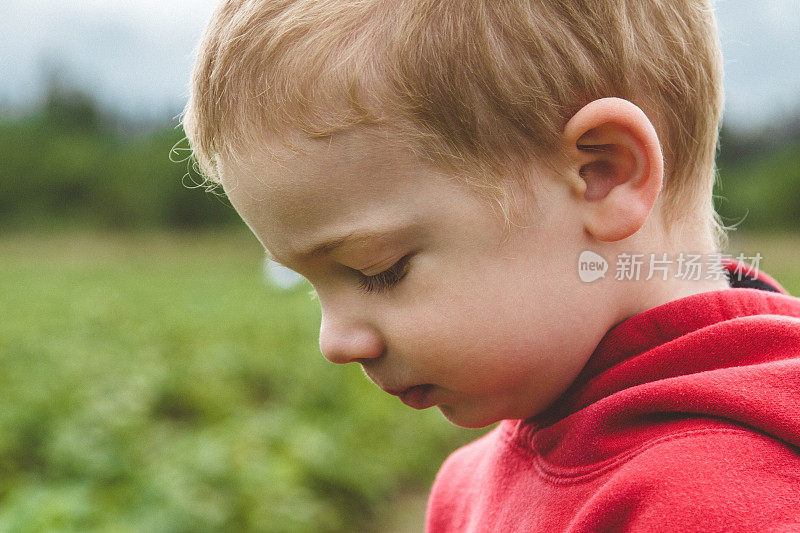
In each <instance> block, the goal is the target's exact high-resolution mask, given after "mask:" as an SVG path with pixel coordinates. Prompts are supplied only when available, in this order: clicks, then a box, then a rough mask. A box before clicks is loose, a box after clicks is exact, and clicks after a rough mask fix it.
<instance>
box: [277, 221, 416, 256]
mask: <svg viewBox="0 0 800 533" xmlns="http://www.w3.org/2000/svg"><path fill="white" fill-rule="evenodd" d="M412 227H413V226H411V225H409V226H403V227H398V228H391V229H385V230H355V231H352V232H350V233H347V234H345V235H341V236H339V237H334V238H332V239H328V240H325V241H323V242H321V243H318V244H314V245H312V246H309V247H308V248H306V249H304V250H301V251H300V252H299V255H300V256H303V257H317V256H320V255H323V254H326V253H330V252H331V251H333V250H335V249H337V248H340V247H342V246H344V245H345V244H347V243H350V242H359V241H368V240H380V239H386V238H387V237H390V236H395V235H397V234H399V233H405V232H407V231H409V230H410V229H412ZM265 252H266V256H267V259H270V260H271V261H275V262H276V263H280V261H278V260H277V259H275V258H274V257H273V256H272V254H271V253H270V251H269V250H266V249H265Z"/></svg>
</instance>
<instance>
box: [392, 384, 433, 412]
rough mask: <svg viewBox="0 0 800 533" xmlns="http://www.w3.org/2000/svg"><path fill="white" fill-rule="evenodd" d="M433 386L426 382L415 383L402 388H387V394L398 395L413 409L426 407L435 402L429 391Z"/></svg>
mask: <svg viewBox="0 0 800 533" xmlns="http://www.w3.org/2000/svg"><path fill="white" fill-rule="evenodd" d="M433 388H434V386H433V385H431V384H429V383H426V384H423V385H415V386H413V387H408V388H407V389H403V390H387V391H386V392H388V393H389V394H393V395H395V396H399V397H400V401H401V402H403V403H404V404H406V405H407V406H409V407H412V408H414V409H427V408H428V407H432V406H434V405H435V404H436V402H435V401H434V400H433V398H432V396H433V395H432V394H431V392H432V391H433Z"/></svg>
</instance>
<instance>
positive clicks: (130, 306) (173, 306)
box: [0, 232, 477, 532]
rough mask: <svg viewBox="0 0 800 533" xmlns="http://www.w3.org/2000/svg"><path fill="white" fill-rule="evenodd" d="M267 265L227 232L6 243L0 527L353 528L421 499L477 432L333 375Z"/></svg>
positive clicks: (0, 282) (0, 331)
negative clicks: (266, 278)
mask: <svg viewBox="0 0 800 533" xmlns="http://www.w3.org/2000/svg"><path fill="white" fill-rule="evenodd" d="M260 269H261V252H260V250H259V247H258V244H257V243H256V241H255V240H254V239H253V238H252V237H248V236H245V235H241V234H239V235H232V234H230V233H229V232H228V233H225V234H221V235H212V234H207V235H204V236H196V235H191V234H188V235H185V236H174V235H173V236H169V235H151V236H146V235H139V236H131V235H118V236H115V235H88V234H77V235H69V234H62V235H57V236H51V237H44V236H29V235H28V236H26V235H20V236H15V237H9V236H6V237H3V238H2V239H0V312H1V313H2V316H3V319H2V321H0V364H2V368H3V372H2V373H0V401H2V409H0V531H86V530H99V531H137V532H138V531H147V532H154V531H165V532H166V531H175V532H178V531H187V532H189V531H192V532H197V531H354V530H360V529H362V528H364V527H366V525H369V524H372V525H373V526H374V525H375V524H376V520H377V516H378V514H379V513H382V512H383V511H382V510H383V509H385V508H386V507H387V506H388V505H390V504H391V503H392V502H393V501H394V500H395V499H396V498H398V497H399V496H400V495H402V494H407V493H419V492H420V491H425V490H427V488H428V486H429V484H430V482H431V481H432V479H433V476H434V474H435V472H436V469H437V467H438V466H439V464H440V463H441V461H442V460H443V459H444V458H445V457H446V455H447V453H448V451H449V450H451V449H452V448H453V447H454V446H457V445H458V444H460V443H463V442H464V441H466V440H467V439H470V438H474V436H476V435H477V433H475V432H468V431H464V430H458V429H457V428H454V427H453V426H451V425H450V424H449V423H448V422H447V421H445V420H444V418H443V417H442V416H441V415H440V414H439V413H438V412H435V411H434V410H431V411H430V412H424V413H419V412H415V411H412V410H411V409H408V408H407V407H405V406H403V405H402V404H401V403H400V402H399V401H398V400H397V399H395V398H392V397H389V396H387V395H386V394H384V393H383V392H381V391H380V390H378V389H377V388H376V387H375V386H374V385H372V384H371V383H369V382H368V380H367V379H366V378H365V377H364V376H363V375H362V373H361V372H360V370H359V368H358V367H356V366H354V365H349V366H347V367H335V366H333V365H331V364H330V363H327V362H326V361H325V360H324V359H323V358H322V357H321V356H320V355H319V351H318V347H317V340H316V329H317V327H318V323H319V322H318V321H319V317H318V310H317V303H316V302H315V301H313V300H312V298H311V297H310V296H309V287H307V286H304V287H301V288H299V289H297V290H294V291H289V292H287V291H274V290H270V289H269V288H268V287H267V286H266V285H265V284H264V282H263V280H262V275H261V270H260ZM375 529H376V530H378V529H380V527H377V526H376V527H375Z"/></svg>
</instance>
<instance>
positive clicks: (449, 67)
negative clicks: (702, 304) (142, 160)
mask: <svg viewBox="0 0 800 533" xmlns="http://www.w3.org/2000/svg"><path fill="white" fill-rule="evenodd" d="M721 83H722V58H721V54H720V50H719V43H718V37H717V30H716V23H715V19H714V15H713V11H712V9H711V5H710V0H649V1H645V0H642V1H633V0H628V1H625V0H571V1H570V0H562V1H558V0H460V1H456V0H349V1H347V0H228V1H226V2H223V3H222V4H221V5H220V6H219V8H218V9H217V11H216V13H215V14H214V16H213V18H212V20H211V22H210V23H209V25H208V27H207V29H206V32H205V35H204V37H203V39H202V41H201V43H200V45H199V48H198V55H197V61H196V64H195V68H194V73H193V77H192V82H191V98H190V100H189V103H188V105H187V107H186V110H185V114H184V120H183V124H184V128H185V131H186V135H187V137H188V139H189V142H190V144H191V146H192V149H193V151H194V154H195V157H196V160H197V162H198V163H199V166H200V169H201V171H202V173H203V174H204V175H205V176H206V177H207V179H209V180H210V181H211V182H219V180H220V176H219V171H218V164H217V162H218V160H219V159H218V158H220V157H223V158H224V157H242V154H243V153H245V151H246V150H247V149H248V148H251V149H252V147H253V146H258V147H259V148H261V147H262V146H263V145H264V140H265V139H267V138H271V139H280V140H281V141H283V142H284V143H285V144H286V145H287V146H292V143H291V140H290V138H289V136H288V132H291V131H299V132H302V133H303V134H305V135H306V136H308V137H311V138H319V137H327V136H330V135H333V134H335V133H337V132H341V131H345V130H348V129H350V128H353V127H354V126H357V125H381V126H387V127H390V128H391V129H392V130H393V131H394V132H396V133H397V134H398V138H399V139H402V140H403V141H404V143H406V144H407V145H408V146H409V147H411V148H412V149H413V150H414V151H415V152H416V153H417V154H419V155H420V156H421V157H423V158H425V159H427V160H428V161H429V162H431V163H433V164H435V165H437V166H439V167H441V168H444V169H447V170H448V171H451V172H454V173H456V174H457V175H458V176H461V177H462V178H463V179H464V180H465V181H466V182H468V183H470V184H472V185H475V186H477V187H479V188H483V189H484V190H486V191H489V193H490V195H491V196H493V197H494V198H496V199H497V200H498V202H499V203H500V204H502V205H504V206H505V204H506V203H507V202H506V201H507V200H508V198H504V197H503V194H504V193H505V188H504V187H501V186H500V185H499V183H500V179H499V176H508V175H513V174H517V173H519V172H520V169H523V168H525V167H524V165H525V162H526V161H529V160H530V158H533V157H535V158H538V159H541V160H546V159H548V158H550V159H553V158H557V157H558V156H559V155H560V154H561V153H562V147H561V145H560V135H561V133H562V132H563V128H564V126H565V124H566V122H567V120H568V119H569V118H570V117H571V116H572V115H573V114H574V113H575V112H577V111H578V110H579V109H580V108H581V107H583V106H584V105H586V104H587V103H589V102H591V101H593V100H595V99H598V98H603V97H609V96H615V97H619V98H624V99H627V100H629V101H631V102H633V103H635V104H637V105H638V106H639V107H641V108H642V109H643V110H644V111H645V112H646V113H647V115H648V116H649V117H650V119H651V121H652V122H653V124H654V126H655V128H656V131H657V133H658V134H659V138H660V140H661V144H662V150H663V153H664V163H665V181H664V187H663V190H662V203H663V212H664V215H665V218H666V222H667V223H671V222H677V221H680V220H684V221H685V220H687V217H688V218H689V219H691V220H692V221H699V222H700V223H702V224H706V226H705V228H701V229H708V230H709V231H710V232H711V233H710V234H711V235H712V236H713V237H714V242H715V243H716V245H717V246H719V245H720V244H721V243H722V241H723V239H724V227H723V226H722V225H721V224H720V222H719V219H718V217H717V215H716V213H715V212H714V208H713V203H712V190H713V186H714V181H715V175H716V174H715V170H714V159H715V154H716V145H717V138H718V125H719V120H720V115H721V110H722V89H721ZM507 218H508V217H507Z"/></svg>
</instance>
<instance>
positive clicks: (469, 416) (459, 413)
mask: <svg viewBox="0 0 800 533" xmlns="http://www.w3.org/2000/svg"><path fill="white" fill-rule="evenodd" d="M438 407H439V410H440V411H441V412H442V414H443V415H444V417H445V418H446V419H447V420H449V421H450V422H452V423H453V424H455V425H456V426H460V427H462V428H467V429H480V428H485V427H486V426H489V425H492V424H494V423H495V422H499V421H501V420H503V419H504V418H505V417H503V416H500V415H498V414H496V413H494V414H493V413H491V412H489V411H484V410H481V409H469V408H465V407H461V408H459V407H454V406H452V405H439V406H438Z"/></svg>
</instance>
